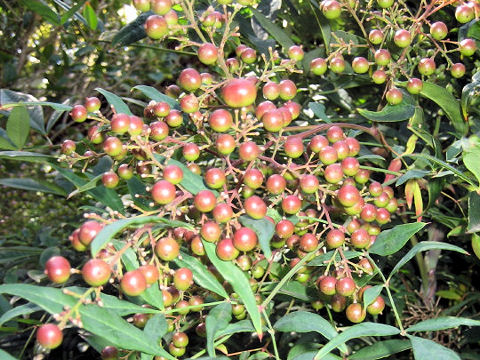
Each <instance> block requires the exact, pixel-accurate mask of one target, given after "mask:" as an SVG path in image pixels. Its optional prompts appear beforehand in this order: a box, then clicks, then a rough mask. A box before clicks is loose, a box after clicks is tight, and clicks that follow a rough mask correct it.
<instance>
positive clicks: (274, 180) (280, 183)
mask: <svg viewBox="0 0 480 360" xmlns="http://www.w3.org/2000/svg"><path fill="white" fill-rule="evenodd" d="M286 186H287V181H286V180H285V178H284V177H283V176H281V175H278V174H274V175H271V176H270V177H269V178H268V179H267V184H266V187H267V191H268V192H269V193H271V194H273V195H280V194H281V193H282V192H283V191H284V190H285V187H286Z"/></svg>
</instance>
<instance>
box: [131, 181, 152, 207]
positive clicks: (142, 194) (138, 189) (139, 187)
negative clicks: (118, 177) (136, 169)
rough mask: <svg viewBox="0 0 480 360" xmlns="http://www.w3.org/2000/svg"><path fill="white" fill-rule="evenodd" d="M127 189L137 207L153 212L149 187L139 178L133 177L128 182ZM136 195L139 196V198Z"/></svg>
mask: <svg viewBox="0 0 480 360" xmlns="http://www.w3.org/2000/svg"><path fill="white" fill-rule="evenodd" d="M127 187H128V192H129V193H130V195H131V196H132V200H133V202H134V204H135V205H137V206H138V207H140V208H142V209H143V210H152V207H151V206H150V201H149V200H148V199H149V198H150V196H149V194H148V192H147V187H146V186H145V184H144V183H143V182H142V181H140V180H139V179H138V177H137V176H133V177H132V178H131V179H128V180H127ZM135 195H138V197H137V196H135Z"/></svg>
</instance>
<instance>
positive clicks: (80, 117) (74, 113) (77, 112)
mask: <svg viewBox="0 0 480 360" xmlns="http://www.w3.org/2000/svg"><path fill="white" fill-rule="evenodd" d="M70 116H71V117H72V119H73V121H75V122H84V121H85V120H87V109H86V108H85V106H83V105H75V106H74V107H73V108H72V110H71V111H70Z"/></svg>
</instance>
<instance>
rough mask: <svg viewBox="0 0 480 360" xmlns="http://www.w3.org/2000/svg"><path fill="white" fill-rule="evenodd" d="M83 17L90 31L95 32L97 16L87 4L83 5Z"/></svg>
mask: <svg viewBox="0 0 480 360" xmlns="http://www.w3.org/2000/svg"><path fill="white" fill-rule="evenodd" d="M83 17H84V18H85V20H87V24H88V26H89V27H90V29H92V30H95V29H96V28H97V25H98V18H97V14H95V10H93V8H92V5H90V3H89V2H87V4H86V5H85V7H84V9H83Z"/></svg>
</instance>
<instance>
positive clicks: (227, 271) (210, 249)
mask: <svg viewBox="0 0 480 360" xmlns="http://www.w3.org/2000/svg"><path fill="white" fill-rule="evenodd" d="M203 247H204V248H205V252H206V253H207V256H208V258H209V259H210V261H211V262H212V264H213V265H214V266H215V268H216V269H217V270H218V272H219V273H220V274H221V275H222V276H223V278H224V279H225V280H227V281H228V282H229V283H230V285H232V287H233V291H235V292H236V293H237V294H238V296H239V297H240V299H241V300H242V302H243V304H244V305H245V308H246V310H247V312H248V313H249V315H250V319H251V320H252V323H253V326H254V328H255V331H256V332H257V334H259V335H261V334H262V321H261V317H260V311H259V310H258V307H257V303H256V301H255V296H254V295H253V292H252V289H251V287H250V283H249V282H248V279H247V277H246V276H245V274H244V273H243V272H242V270H240V269H239V268H238V267H237V266H236V265H235V264H234V263H232V262H231V261H223V260H220V259H219V258H218V256H217V254H216V252H215V244H212V243H208V242H206V241H203Z"/></svg>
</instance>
